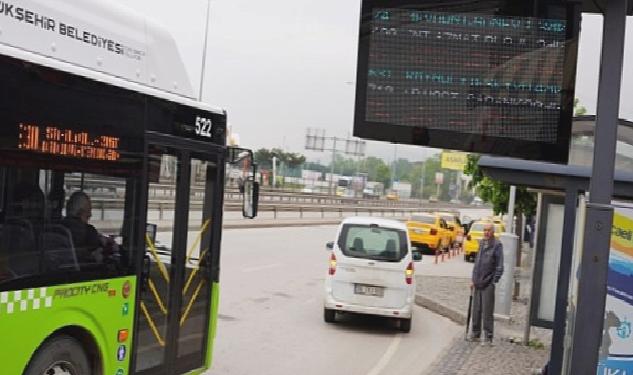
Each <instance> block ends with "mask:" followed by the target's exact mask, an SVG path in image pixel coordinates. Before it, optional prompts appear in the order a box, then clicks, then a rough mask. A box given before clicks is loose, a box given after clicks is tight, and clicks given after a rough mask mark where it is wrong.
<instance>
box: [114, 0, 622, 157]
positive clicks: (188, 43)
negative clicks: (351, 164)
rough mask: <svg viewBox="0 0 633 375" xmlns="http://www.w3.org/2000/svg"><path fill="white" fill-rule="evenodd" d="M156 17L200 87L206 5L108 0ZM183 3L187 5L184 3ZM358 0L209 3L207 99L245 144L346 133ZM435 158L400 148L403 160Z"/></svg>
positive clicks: (584, 54) (589, 48)
mask: <svg viewBox="0 0 633 375" xmlns="http://www.w3.org/2000/svg"><path fill="white" fill-rule="evenodd" d="M113 1H116V2H119V3H122V4H125V5H126V6H128V7H131V8H133V9H135V10H138V11H141V12H142V13H143V14H145V15H147V16H149V17H151V18H154V19H156V20H158V21H159V22H160V23H162V24H164V25H165V27H166V28H167V29H168V30H169V31H170V32H171V33H172V34H173V35H174V38H175V40H176V42H177V44H178V46H179V48H180V52H181V54H182V56H183V60H184V61H185V64H186V66H187V68H188V69H189V71H188V73H189V75H190V77H191V82H192V86H193V87H195V88H196V90H197V88H198V87H199V85H200V68H201V66H202V64H201V61H202V46H203V44H204V27H205V19H206V18H205V17H206V7H207V1H206V0H189V1H187V2H185V3H179V4H180V5H179V6H175V5H174V4H175V3H174V2H166V1H155V0H153V1H151V0H113ZM185 4H186V5H185ZM359 13H360V0H345V1H341V0H293V1H289V0H268V1H261V2H260V1H253V0H211V17H210V23H209V42H208V52H207V63H206V71H205V79H204V88H203V101H205V102H208V103H210V104H212V105H217V106H221V107H223V108H225V109H226V110H227V111H228V116H229V125H230V126H232V128H233V131H234V132H237V133H239V135H240V142H241V145H242V146H244V147H249V148H255V149H256V148H260V147H266V148H271V147H285V148H286V149H289V150H292V151H295V152H302V153H304V154H307V155H308V156H309V157H311V158H320V159H321V160H322V161H324V162H327V161H328V160H329V158H330V156H329V155H319V154H318V153H311V152H306V151H305V150H304V143H305V142H304V138H305V133H306V128H308V127H313V128H322V129H325V130H326V135H329V136H337V137H346V136H347V135H348V134H351V132H352V121H353V111H354V89H355V88H354V81H355V76H356V52H357V41H358V22H359ZM601 26H602V17H601V16H595V15H584V16H583V24H582V32H581V39H580V50H579V64H578V75H577V80H576V97H578V98H579V99H580V102H581V103H582V104H583V105H584V106H585V107H587V109H588V112H589V114H595V109H596V104H597V103H596V98H597V87H598V73H599V58H600V40H601V32H602V31H601V30H602V29H601ZM625 53H626V57H625V62H624V64H625V67H624V74H623V76H624V80H623V87H622V100H621V105H620V117H621V118H625V119H628V120H632V121H633V19H631V17H629V20H628V29H627V48H626V51H625ZM433 152H437V151H434V150H431V149H428V148H423V147H412V146H402V145H400V146H398V149H397V153H398V156H399V157H407V158H409V159H411V160H421V159H424V158H426V157H427V156H428V155H429V154H431V153H433ZM367 153H368V154H370V155H376V156H381V157H383V158H385V159H386V160H388V161H389V160H391V159H393V154H394V146H393V145H390V144H385V143H381V142H369V144H368V147H367Z"/></svg>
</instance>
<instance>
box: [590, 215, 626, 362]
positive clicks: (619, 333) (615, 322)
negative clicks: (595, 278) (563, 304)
mask: <svg viewBox="0 0 633 375" xmlns="http://www.w3.org/2000/svg"><path fill="white" fill-rule="evenodd" d="M604 319H605V320H604V330H603V331H604V335H603V337H602V346H601V348H600V353H599V355H600V363H599V365H598V374H629V373H632V372H633V334H632V324H633V207H625V206H616V208H615V212H614V214H613V227H612V230H611V253H610V255H609V274H608V278H607V301H606V306H605V312H604Z"/></svg>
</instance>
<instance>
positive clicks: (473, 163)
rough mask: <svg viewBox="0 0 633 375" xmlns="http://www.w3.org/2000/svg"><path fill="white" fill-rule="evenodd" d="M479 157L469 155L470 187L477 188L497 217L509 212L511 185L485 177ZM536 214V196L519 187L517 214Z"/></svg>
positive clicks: (515, 211) (516, 202) (515, 209)
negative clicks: (490, 204)
mask: <svg viewBox="0 0 633 375" xmlns="http://www.w3.org/2000/svg"><path fill="white" fill-rule="evenodd" d="M478 163H479V155H474V154H469V155H468V162H467V164H466V168H464V173H465V174H467V175H470V176H472V178H473V179H472V181H471V182H470V185H469V186H470V187H473V186H474V187H475V190H476V191H477V194H478V195H479V197H480V198H481V199H482V200H483V201H484V202H490V203H492V210H493V211H494V213H495V215H499V214H504V213H507V212H508V200H509V199H510V185H508V184H506V183H504V182H501V181H498V180H494V179H491V178H490V177H487V176H484V174H483V172H482V171H481V169H479V164H478ZM535 212H536V194H534V193H530V192H528V191H527V189H526V188H525V187H517V190H516V201H515V205H514V213H515V214H521V213H523V214H525V215H529V216H531V215H534V213H535Z"/></svg>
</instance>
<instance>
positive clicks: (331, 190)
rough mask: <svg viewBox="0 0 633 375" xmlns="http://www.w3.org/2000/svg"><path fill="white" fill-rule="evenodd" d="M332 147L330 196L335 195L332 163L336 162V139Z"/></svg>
mask: <svg viewBox="0 0 633 375" xmlns="http://www.w3.org/2000/svg"><path fill="white" fill-rule="evenodd" d="M333 142H334V145H333V146H332V163H331V164H330V195H336V194H335V192H334V190H333V189H334V162H336V138H334V141H333Z"/></svg>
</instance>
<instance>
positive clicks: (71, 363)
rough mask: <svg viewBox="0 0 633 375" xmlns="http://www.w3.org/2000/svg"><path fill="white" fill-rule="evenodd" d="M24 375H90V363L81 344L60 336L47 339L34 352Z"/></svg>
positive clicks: (68, 337)
mask: <svg viewBox="0 0 633 375" xmlns="http://www.w3.org/2000/svg"><path fill="white" fill-rule="evenodd" d="M24 374H25V375H42V374H55V375H91V374H92V370H91V368H90V362H89V361H88V357H86V353H85V352H84V351H83V349H82V348H81V344H79V342H78V341H77V340H75V339H74V338H72V337H70V336H66V335H60V336H57V337H54V338H52V339H49V340H47V341H45V342H44V344H42V346H41V347H40V348H39V349H38V350H37V351H36V352H35V355H34V356H33V359H31V362H30V363H29V366H28V367H27V369H26V371H25V372H24Z"/></svg>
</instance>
